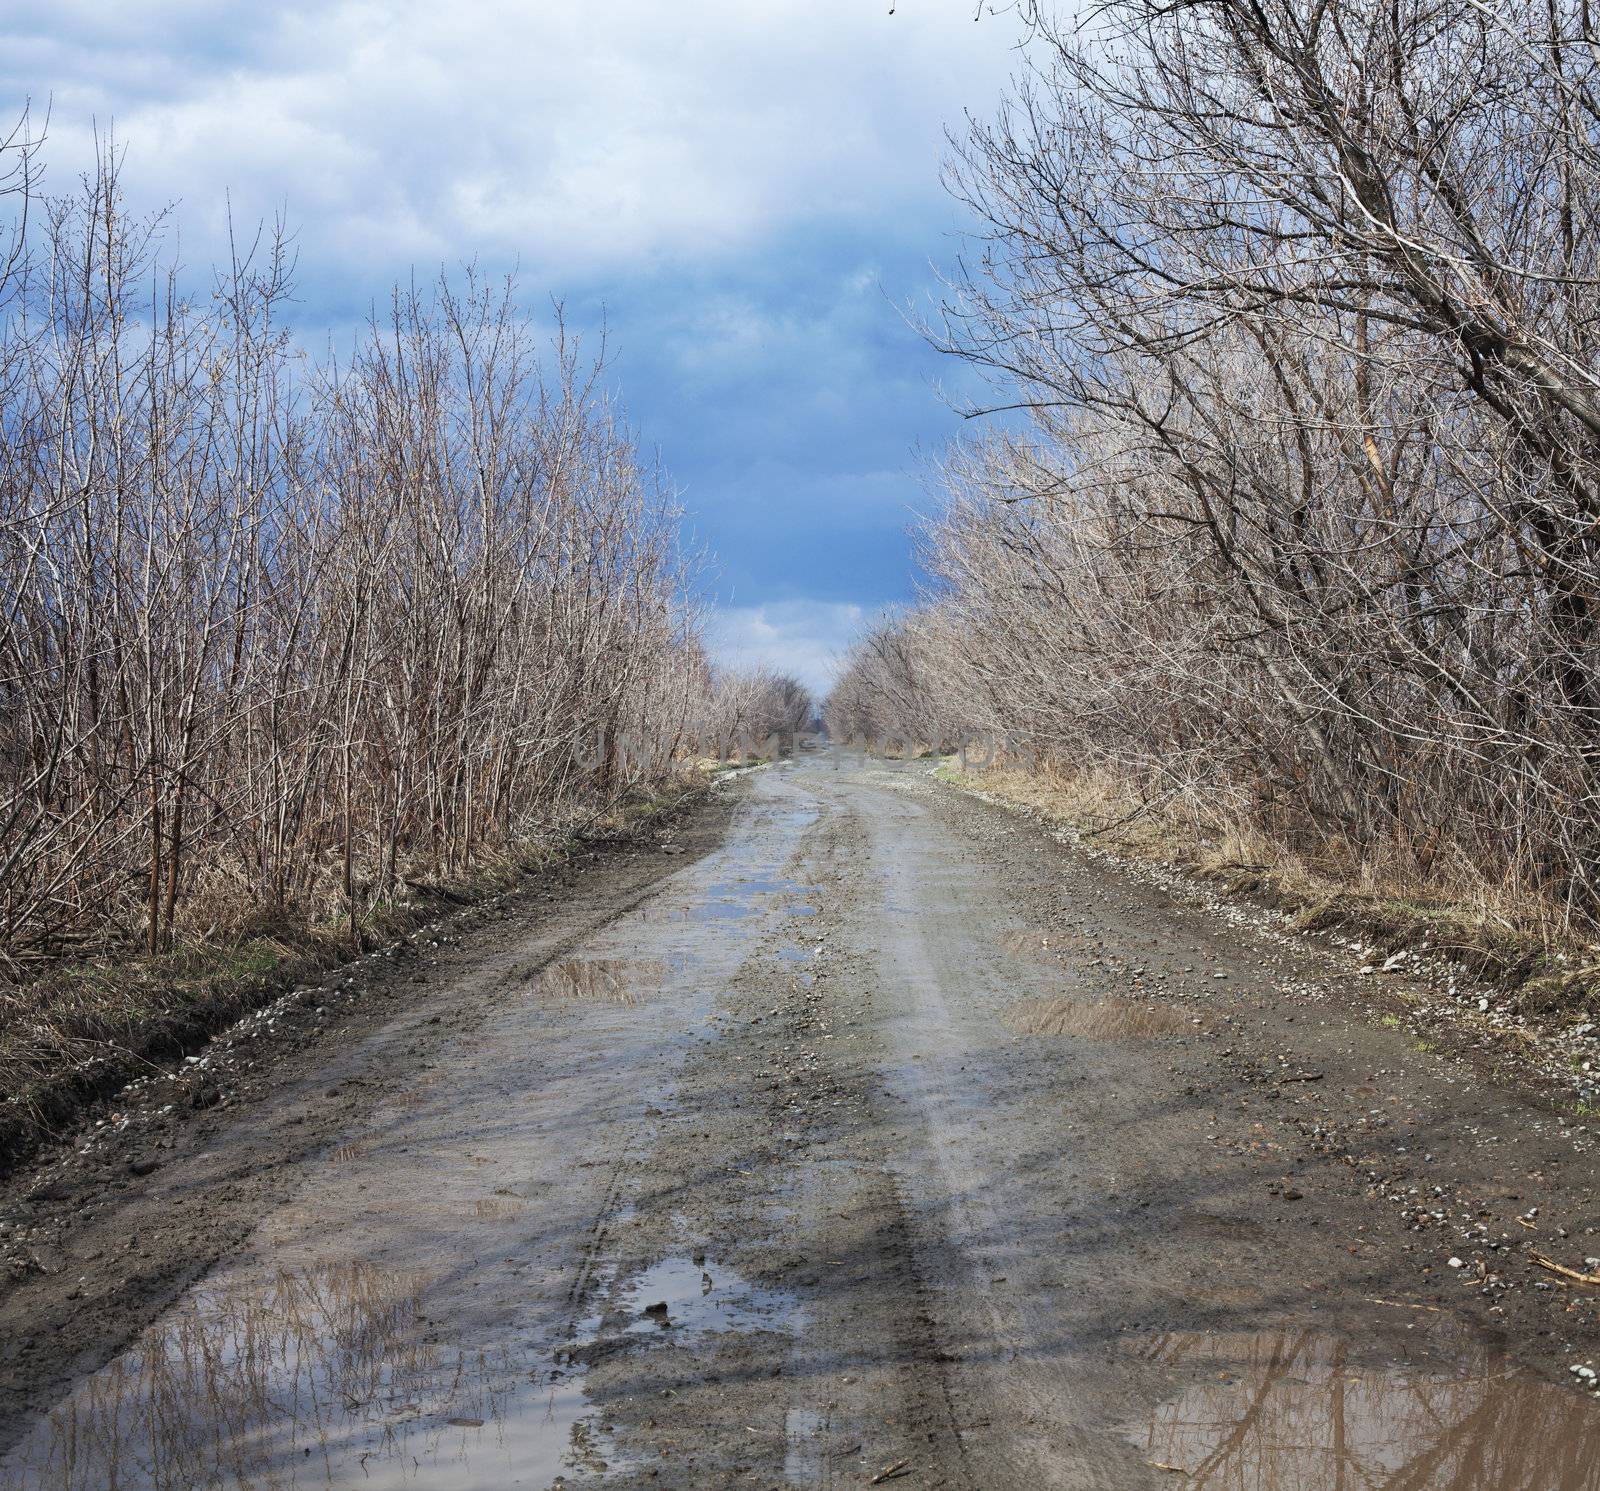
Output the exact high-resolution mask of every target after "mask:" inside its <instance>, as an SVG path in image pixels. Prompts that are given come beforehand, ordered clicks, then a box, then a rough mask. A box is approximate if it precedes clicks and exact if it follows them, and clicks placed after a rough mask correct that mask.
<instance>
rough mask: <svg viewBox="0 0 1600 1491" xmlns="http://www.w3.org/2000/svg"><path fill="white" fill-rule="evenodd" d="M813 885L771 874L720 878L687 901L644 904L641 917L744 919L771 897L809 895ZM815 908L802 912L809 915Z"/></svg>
mask: <svg viewBox="0 0 1600 1491" xmlns="http://www.w3.org/2000/svg"><path fill="white" fill-rule="evenodd" d="M811 891H812V887H811V886H808V885H802V884H800V883H799V882H798V881H795V880H785V879H780V878H778V877H775V876H771V875H752V876H749V877H747V878H740V879H732V880H719V881H717V882H716V883H714V884H712V885H708V886H707V887H706V888H705V890H704V892H703V893H702V894H700V895H698V896H696V897H695V898H694V899H693V900H689V901H658V902H656V903H655V904H653V905H651V906H649V907H647V908H646V909H645V911H644V912H643V919H644V920H645V921H646V922H649V923H656V924H660V923H662V922H690V923H697V924H701V925H704V924H706V923H716V922H728V921H743V920H744V919H745V918H746V917H751V916H759V915H761V914H762V913H763V912H764V911H766V910H767V909H768V906H767V904H766V903H767V902H768V901H769V900H770V899H771V898H774V897H778V898H781V897H788V896H803V895H808V894H810V893H811ZM814 911H815V908H814V907H813V908H811V910H810V911H805V912H802V913H801V914H803V915H810V914H812V913H813V912H814Z"/></svg>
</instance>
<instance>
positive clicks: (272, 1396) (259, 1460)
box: [0, 1255, 797, 1491]
mask: <svg viewBox="0 0 1600 1491" xmlns="http://www.w3.org/2000/svg"><path fill="white" fill-rule="evenodd" d="M427 1282H428V1281H427V1280H426V1279H424V1278H423V1277H421V1276H420V1275H415V1274H406V1273H401V1272H396V1271H393V1270H386V1269H381V1268H378V1267H376V1266H374V1265H372V1264H367V1263H352V1264H340V1265H328V1266H325V1267H321V1268H317V1269H313V1270H310V1271H308V1272H305V1273H297V1272H292V1271H289V1270H283V1271H280V1272H279V1273H278V1274H276V1275H275V1276H274V1277H273V1279H272V1281H271V1283H270V1284H269V1285H268V1286H267V1287H266V1288H265V1290H264V1291H263V1292H261V1293H257V1294H252V1293H247V1292H244V1291H242V1290H241V1291H238V1292H232V1291H228V1290H224V1289H218V1288H204V1287H202V1288H201V1289H199V1290H196V1291H195V1292H194V1294H193V1295H192V1296H191V1298H190V1301H189V1303H188V1304H186V1305H185V1306H184V1307H183V1308H182V1309H181V1310H180V1311H178V1312H176V1313H175V1314H174V1315H172V1316H171V1317H169V1318H168V1319H167V1321H165V1322H164V1323H163V1324H162V1325H160V1326H158V1327H155V1328H153V1329H152V1330H150V1331H148V1332H146V1334H145V1335H144V1336H143V1337H142V1338H141V1340H140V1341H139V1343H138V1344H137V1345H136V1346H134V1348H133V1349H131V1350H130V1351H128V1352H126V1353H124V1354H123V1355H122V1356H120V1357H118V1358H117V1359H116V1360H115V1361H114V1362H112V1363H111V1364H110V1365H109V1366H107V1367H106V1368H104V1369H103V1370H102V1371H100V1372H98V1373H96V1374H95V1375H94V1376H93V1377H90V1378H88V1379H87V1380H86V1381H85V1382H84V1383H82V1384H81V1385H80V1386H79V1387H78V1389H77V1390H76V1391H75V1392H74V1393H73V1395H72V1396H71V1397H70V1398H69V1399H68V1400H67V1401H66V1402H65V1403H63V1404H61V1405H60V1406H59V1407H58V1408H56V1409H55V1410H53V1411H52V1412H51V1413H50V1414H49V1415H48V1416H47V1417H46V1418H45V1419H43V1420H42V1421H41V1422H40V1424H39V1425H38V1426H37V1427H36V1429H35V1430H34V1432H33V1433H32V1434H31V1435H30V1436H29V1437H28V1438H27V1439H26V1440H24V1441H23V1442H22V1444H20V1445H19V1446H18V1447H17V1449H16V1450H15V1451H14V1452H13V1453H12V1455H11V1456H9V1457H8V1458H7V1459H6V1460H5V1461H4V1462H3V1464H0V1487H4V1488H6V1491H13V1488H16V1491H21V1488H25V1487H26V1488H41V1491H43V1488H50V1491H157V1488H160V1491H168V1488H170V1491H189V1488H194V1487H203V1486H236V1487H253V1488H260V1491H287V1488H291V1487H294V1488H312V1487H324V1488H325V1487H334V1486H337V1487H345V1486H362V1487H373V1488H376V1491H384V1488H393V1487H408V1488H418V1491H436V1488H437V1491H468V1488H477V1491H483V1488H490V1487H492V1488H495V1491H498V1488H500V1487H510V1486H518V1485H523V1486H529V1487H534V1486H537V1487H547V1486H548V1485H549V1484H550V1483H551V1481H552V1480H554V1478H555V1477H556V1476H558V1475H565V1476H567V1477H568V1478H571V1477H573V1476H574V1475H577V1474H581V1473H582V1472H583V1471H585V1470H593V1471H600V1470H604V1469H606V1468H607V1467H608V1465H609V1466H611V1467H612V1468H615V1466H616V1463H617V1462H616V1457H615V1454H614V1450H613V1447H612V1446H611V1445H610V1443H609V1442H608V1441H607V1440H606V1439H605V1438H604V1436H603V1435H602V1434H601V1433H600V1431H599V1430H598V1429H597V1428H596V1427H595V1425H594V1424H593V1423H592V1422H590V1421H589V1415H590V1414H591V1413H592V1412H593V1405H592V1404H591V1403H590V1401H589V1399H588V1397H587V1396H586V1394H585V1392H584V1389H583V1382H584V1367H583V1365H582V1362H581V1360H578V1359H577V1358H580V1357H581V1356H582V1352H581V1349H578V1348H581V1347H582V1346H585V1345H588V1344H591V1343H593V1342H594V1341H595V1340H597V1339H598V1338H599V1337H600V1335H601V1333H602V1330H601V1327H602V1316H601V1315H599V1314H595V1315H592V1316H590V1317H589V1318H588V1319H586V1320H584V1321H582V1322H581V1323H580V1324H579V1326H578V1339H577V1340H576V1341H575V1342H573V1343H570V1345H564V1346H563V1347H562V1348H561V1349H559V1350H557V1351H554V1352H548V1351H547V1352H536V1351H534V1350H533V1349H531V1348H530V1347H527V1346H515V1347H501V1348H498V1349H495V1350H473V1351H463V1350H461V1349H460V1348H458V1347H454V1346H444V1345H440V1344H438V1343H437V1342H436V1341H434V1340H432V1339H430V1337H431V1336H432V1335H433V1334H434V1327H433V1324H432V1322H431V1321H430V1319H429V1317H428V1314H427V1304H426V1300H427V1296H426V1294H425V1292H424V1291H425V1286H426V1284H427ZM603 1288H604V1289H605V1290H607V1291H608V1292H611V1294H612V1298H613V1300H614V1306H613V1308H614V1310H615V1311H616V1315H615V1316H614V1318H613V1320H612V1326H613V1328H620V1331H621V1333H622V1334H625V1335H626V1336H628V1337H629V1338H630V1339H637V1338H638V1336H640V1335H644V1336H646V1337H649V1338H650V1341H649V1343H648V1344H647V1343H645V1342H640V1346H641V1347H643V1348H644V1349H650V1350H655V1349H658V1348H660V1349H665V1348H668V1347H670V1346H674V1345H679V1344H688V1343H690V1342H692V1341H694V1340H695V1339H697V1338H699V1337H701V1336H703V1335H704V1334H705V1333H707V1332H718V1331H758V1330H780V1331H782V1330H788V1329H791V1328H792V1327H793V1325H794V1324H795V1322H796V1320H797V1314H796V1308H795V1304H794V1301H793V1299H792V1298H791V1297H790V1296H789V1295H787V1294H784V1293H781V1292H779V1291H775V1290H767V1289H760V1288H757V1287H755V1286H753V1285H751V1284H749V1283H747V1282H746V1281H745V1280H743V1279H741V1278H740V1277H739V1276H738V1275H737V1274H736V1273H734V1272H733V1271H732V1270H730V1269H727V1268H724V1267H723V1266H722V1265H721V1264H719V1263H718V1262H717V1261H716V1260H714V1259H706V1258H703V1257H700V1256H698V1255H697V1256H696V1257H694V1258H668V1259H664V1260H662V1261H661V1262H659V1263H657V1264H656V1265H654V1266H653V1267H651V1268H649V1269H647V1270H645V1271H644V1272H643V1273H641V1274H639V1275H637V1276H634V1277H633V1278H631V1279H627V1280H624V1281H621V1282H620V1283H619V1282H618V1281H616V1280H607V1281H606V1283H605V1285H604V1286H603ZM652 1305H654V1306H658V1307H659V1306H663V1305H664V1306H665V1310H664V1311H663V1310H661V1309H659V1308H658V1309H656V1310H647V1307H649V1306H652Z"/></svg>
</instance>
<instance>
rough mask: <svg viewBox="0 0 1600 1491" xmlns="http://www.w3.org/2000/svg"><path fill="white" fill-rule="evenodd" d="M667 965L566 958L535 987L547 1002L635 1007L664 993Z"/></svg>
mask: <svg viewBox="0 0 1600 1491" xmlns="http://www.w3.org/2000/svg"><path fill="white" fill-rule="evenodd" d="M666 976H667V965H666V964H665V963H663V962H661V961H659V960H657V959H651V958H563V959H562V960H561V961H560V962H558V963H552V964H551V965H550V966H549V967H548V968H546V969H545V970H544V971H543V972H542V973H540V975H539V977H538V979H537V980H536V981H535V984H534V991H535V992H536V993H537V994H539V995H541V996H542V997H543V998H546V999H594V1000H599V1001H601V1002H602V1003H607V1004H633V1003H635V1002H637V1001H638V1000H640V999H646V998H649V997H651V996H652V995H655V994H659V993H660V992H661V986H662V983H663V982H664V981H665V979H666Z"/></svg>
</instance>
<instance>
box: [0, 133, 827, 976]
mask: <svg viewBox="0 0 1600 1491" xmlns="http://www.w3.org/2000/svg"><path fill="white" fill-rule="evenodd" d="M0 165H3V166H4V168H5V171H4V174H3V176H0V194H4V196H5V205H6V207H7V208H8V212H7V216H6V219H5V226H4V228H0V232H4V237H0V275H3V278H0V966H3V967H7V968H9V969H10V971H11V972H12V973H13V974H16V973H19V972H21V971H24V970H25V969H26V968H28V967H30V966H33V965H34V964H35V963H36V962H37V961H38V960H39V959H41V958H57V957H59V956H61V955H63V954H72V953H84V952H94V951H103V950H106V949H109V948H115V947H120V946H127V945H129V944H134V945H138V946H142V947H143V948H144V949H146V950H147V951H148V952H150V953H157V952H160V951H162V950H163V949H165V948H167V947H169V946H170V945H172V943H173V941H174V939H175V938H179V939H206V938H212V939H215V938H226V937H231V936H237V935H240V934H242V933H244V932H247V931H249V930H250V929H251V928H252V927H276V926H278V925H281V924H282V923H283V922H284V921H285V920H297V919H298V920H301V921H306V920H309V921H313V922H319V923H322V924H338V923H340V922H343V923H346V924H348V926H349V928H350V929H351V931H352V932H353V933H355V934H356V935H359V933H358V929H359V927H360V926H361V924H362V921H363V919H364V917H366V916H367V915H368V914H369V913H370V911H371V910H372V909H373V908H374V907H376V906H379V905H381V904H383V903H385V902H386V901H389V900H392V899H393V898H394V897H396V896H397V895H403V894H405V892H406V889H407V887H408V886H410V885H417V884H419V883H425V882H434V881H441V880H452V879H462V878H466V877H470V876H471V875H473V874H474V873H475V872H476V871H478V870H480V869H482V868H484V867H486V866H489V865H493V864H495V863H497V862H503V861H505V860H507V859H512V858H515V857H517V856H519V855H521V854H523V853H525V852H527V851H529V850H530V849H534V848H537V847H539V846H541V845H545V844H548V843H549V842H551V841H552V840H553V839H557V838H560V837H563V836H565V835H568V834H570V833H572V832H575V831H580V830H581V829H582V828H583V827H584V826H585V825H586V824H592V823H593V822H594V821H595V820H597V819H598V818H600V817H601V816H602V815H604V814H606V813H607V812H608V811H609V810H611V809H612V808H613V807H614V805H616V804H617V803H618V802H619V801H620V800H622V799H623V798H625V797H626V796H628V795H629V794H630V793H633V792H637V791H640V790H643V789H652V788H655V787H658V786H660V785H661V784H662V783H663V782H664V781H665V780H667V779H668V778H670V777H672V776H674V775H675V774H676V773H677V772H679V771H680V770H681V769H682V768H683V766H684V764H685V762H686V761H687V760H688V759H689V758H691V757H693V756H694V755H695V754H696V753H698V752H704V751H705V750H706V749H707V748H708V743H711V748H712V749H713V750H714V745H715V742H717V741H718V740H721V739H724V738H725V737H727V736H729V735H732V734H735V733H742V734H744V735H747V736H751V737H755V738H760V737H763V736H765V735H768V734H770V733H771V732H772V731H774V730H779V729H784V728H792V724H791V721H792V719H793V717H794V716H795V713H796V710H797V709H798V710H799V711H800V714H801V716H802V717H804V716H805V715H807V714H809V712H810V701H809V698H808V697H806V698H804V699H803V702H802V701H801V700H799V699H797V697H796V692H797V691H798V693H799V694H800V695H803V693H804V691H803V690H799V686H798V685H794V684H793V683H792V681H789V680H784V679H781V678H778V677H776V676H775V675H772V674H771V673H769V672H759V671H758V672H756V673H751V674H738V673H728V672H725V671H722V670H718V669H715V668H714V667H712V665H711V664H710V662H709V660H708V657H707V653H706V650H705V647H704V645H703V642H702V638H701V621H702V609H703V608H702V606H701V604H700V602H699V601H698V600H697V599H696V595H697V564H698V563H699V561H698V559H697V557H696V556H695V555H693V554H690V553H688V552H686V551H685V550H684V549H683V547H682V546H681V544H680V540H679V533H678V517H679V513H678V510H677V508H676V506H675V503H674V501H673V497H672V493H671V491H670V488H669V486H668V484H667V482H666V480H665V478H664V476H663V474H662V472H661V470H660V469H659V468H658V466H657V464H656V462H655V461H654V460H653V459H651V458H650V457H649V456H647V455H646V454H645V453H643V452H642V451H641V450H640V448H639V445H638V443H637V440H636V439H635V437H634V435H633V433H632V431H631V430H630V428H629V427H628V425H627V423H626V420H625V418H624V416H623V414H622V412H621V411H620V410H619V409H618V408H617V407H616V406H615V404H614V403H613V401H612V400H611V398H610V397H608V395H607V393H606V391H605V388H604V386H603V369H602V367H601V365H600V364H599V363H598V362H596V361H594V360H588V359H586V358H585V356H584V354H583V353H582V351H581V350H580V348H579V347H578V346H577V345H576V342H575V341H574V340H573V339H572V338H570V337H569V336H568V335H567V334H566V333H565V331H564V330H563V328H562V327H561V326H560V324H559V322H558V324H557V325H556V327H555V330H554V332H553V333H548V332H545V331H542V330H541V329H540V328H539V327H538V326H536V325H535V324H534V323H532V322H531V321H530V320H529V319H528V318H527V317H526V316H525V315H524V314H523V313H522V312H521V311H520V310H519V308H518V305H517V301H516V297H515V293H514V287H513V286H512V285H510V284H509V283H494V282H491V281H489V280H488V279H486V278H485V277H484V276H482V275H481V274H479V273H477V272H475V271H472V270H468V271H466V272H464V273H463V274H462V275H460V276H458V277H457V278H456V279H455V280H451V279H450V278H448V277H443V278H441V279H440V280H439V281H438V282H436V283H434V284H432V285H429V286H426V287H419V286H417V285H414V284H413V285H407V286H401V287H398V288H396V289H395V290H394V291H393V292H392V294H390V295H389V296H388V297H387V298H386V299H384V300H383V301H382V302H381V304H380V308H378V309H375V310H374V311H373V312H372V313H371V314H370V315H369V317H368V318H367V321H366V324H365V325H364V326H363V327H362V329H361V330H360V331H359V333H358V334H357V335H356V336H355V337H354V339H353V341H352V342H351V344H350V345H349V347H348V349H347V350H344V351H342V352H341V353H340V354H338V355H335V354H333V353H328V354H326V355H321V356H312V355H310V354H308V353H307V352H306V351H305V350H304V348H303V347H302V346H301V345H300V343H299V341H298V340H297V337H296V335H295V331H294V323H293V321H292V319H291V318H290V312H291V308H292V296H293V286H292V272H293V268H294V265H293V255H292V251H291V248H290V245H289V241H288V239H287V237H286V235H285V234H284V233H283V231H282V230H281V229H268V230H265V231H262V232H261V233H259V234H257V235H255V236H254V238H253V239H252V240H251V241H249V242H247V243H246V242H236V243H235V244H234V247H233V252H232V255H231V258H230V259H229V261H228V262H226V263H224V264H223V265H221V266H220V267H218V268H217V269H216V270H215V271H214V272H213V273H212V274H211V275H210V276H209V277H208V278H206V279H205V280H203V281H202V282H199V283H196V281H195V279H194V277H192V276H187V275H185V274H182V273H180V270H179V267H178V265H177V264H176V262H175V257H174V253H175V251H174V248H173V243H172V238H173V231H172V230H173V225H172V223H171V221H170V220H169V218H168V217H167V215H165V214H158V215H156V216H154V217H148V218H146V217H141V216H138V215H137V214H135V213H133V212H132V211H131V210H130V209H129V207H128V205H127V202H126V201H125V198H124V194H123V184H122V180H121V169H122V168H121V164H120V159H119V157H118V156H117V155H116V154H115V153H114V152H113V151H111V150H109V149H107V150H106V151H104V152H103V153H102V154H101V156H100V159H99V162H98V167H97V169H96V170H94V171H93V172H91V173H90V174H89V175H88V176H87V177H85V178H84V179H83V180H82V182H81V183H80V185H79V186H78V188H77V189H76V190H73V191H70V192H67V193H64V194H60V195H46V194H45V193H43V191H42V190H41V187H40V183H39V147H38V141H37V140H36V139H34V138H33V137H31V136H30V135H29V133H28V131H27V126H26V121H24V122H23V125H22V126H20V127H19V128H18V130H17V131H16V132H14V133H13V134H12V136H11V137H10V139H9V140H7V141H4V142H0Z"/></svg>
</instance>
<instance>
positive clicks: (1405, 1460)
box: [1130, 1331, 1600, 1491]
mask: <svg viewBox="0 0 1600 1491" xmlns="http://www.w3.org/2000/svg"><path fill="white" fill-rule="evenodd" d="M1134 1350H1135V1352H1136V1354H1138V1355H1141V1356H1143V1357H1145V1358H1146V1359H1148V1360H1151V1361H1155V1362H1159V1363H1161V1364H1163V1365H1165V1366H1168V1367H1171V1368H1173V1369H1174V1370H1175V1371H1177V1372H1179V1373H1181V1374H1185V1375H1191V1376H1192V1377H1193V1379H1194V1380H1193V1381H1192V1382H1191V1383H1190V1385H1189V1386H1187V1387H1185V1388H1183V1389H1182V1390H1181V1391H1180V1392H1178V1393H1177V1395H1176V1396H1174V1397H1172V1398H1170V1399H1168V1400H1167V1401H1166V1402H1164V1403H1162V1404H1161V1406H1160V1407H1158V1408H1157V1409H1156V1410H1155V1411H1154V1412H1153V1413H1152V1414H1151V1416H1150V1418H1149V1420H1148V1421H1147V1422H1146V1423H1144V1424H1142V1425H1140V1426H1138V1428H1137V1429H1135V1430H1132V1431H1130V1433H1131V1436H1132V1437H1133V1438H1134V1439H1135V1441H1136V1442H1137V1443H1138V1445H1139V1447H1140V1449H1141V1450H1142V1451H1143V1453H1144V1455H1145V1458H1146V1460H1147V1462H1148V1463H1149V1464H1150V1465H1151V1466H1153V1467H1155V1468H1157V1469H1159V1470H1162V1471H1165V1472H1170V1473H1171V1475H1172V1479H1173V1483H1174V1485H1176V1486H1183V1487H1192V1488H1213V1491H1331V1488H1340V1487H1343V1488H1349V1491H1357V1488H1360V1491H1594V1488H1600V1405H1596V1404H1594V1403H1592V1402H1589V1401H1588V1400H1586V1399H1585V1398H1583V1397H1581V1396H1580V1395H1578V1394H1577V1393H1573V1392H1568V1391H1564V1390H1562V1389H1560V1388H1557V1387H1553V1386H1551V1385H1549V1384H1548V1383H1545V1382H1542V1381H1539V1380H1538V1379H1536V1378H1532V1377H1529V1376H1526V1375H1524V1374H1522V1373H1519V1372H1518V1371H1516V1370H1515V1369H1513V1368H1512V1367H1510V1366H1508V1365H1507V1364H1506V1362H1505V1361H1504V1360H1503V1359H1500V1358H1497V1357H1495V1356H1493V1355H1492V1354H1490V1353H1488V1352H1487V1351H1485V1350H1483V1349H1482V1348H1478V1347H1461V1348H1457V1349H1453V1350H1451V1349H1444V1350H1434V1351H1426V1352H1425V1351H1421V1350H1419V1352H1418V1353H1417V1354H1416V1356H1415V1357H1413V1358H1411V1359H1409V1360H1405V1361H1401V1362H1396V1363H1394V1364H1391V1365H1379V1366H1376V1367H1375V1366H1373V1365H1372V1364H1371V1363H1370V1362H1369V1361H1366V1360H1362V1361H1359V1362H1358V1360H1357V1359H1356V1356H1355V1354H1354V1353H1353V1352H1352V1351H1351V1350H1350V1349H1349V1348H1348V1346H1347V1345H1346V1344H1344V1343H1341V1342H1340V1341H1338V1340H1336V1339H1331V1338H1329V1337H1326V1336H1322V1335H1319V1334H1316V1333H1314V1332H1309V1331H1269V1332H1261V1333H1250V1332H1236V1333H1223V1334H1216V1335H1204V1334H1175V1335H1162V1336H1154V1337H1150V1338H1147V1339H1146V1340H1143V1341H1141V1342H1139V1343H1138V1344H1137V1345H1136V1346H1135V1348H1134Z"/></svg>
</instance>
